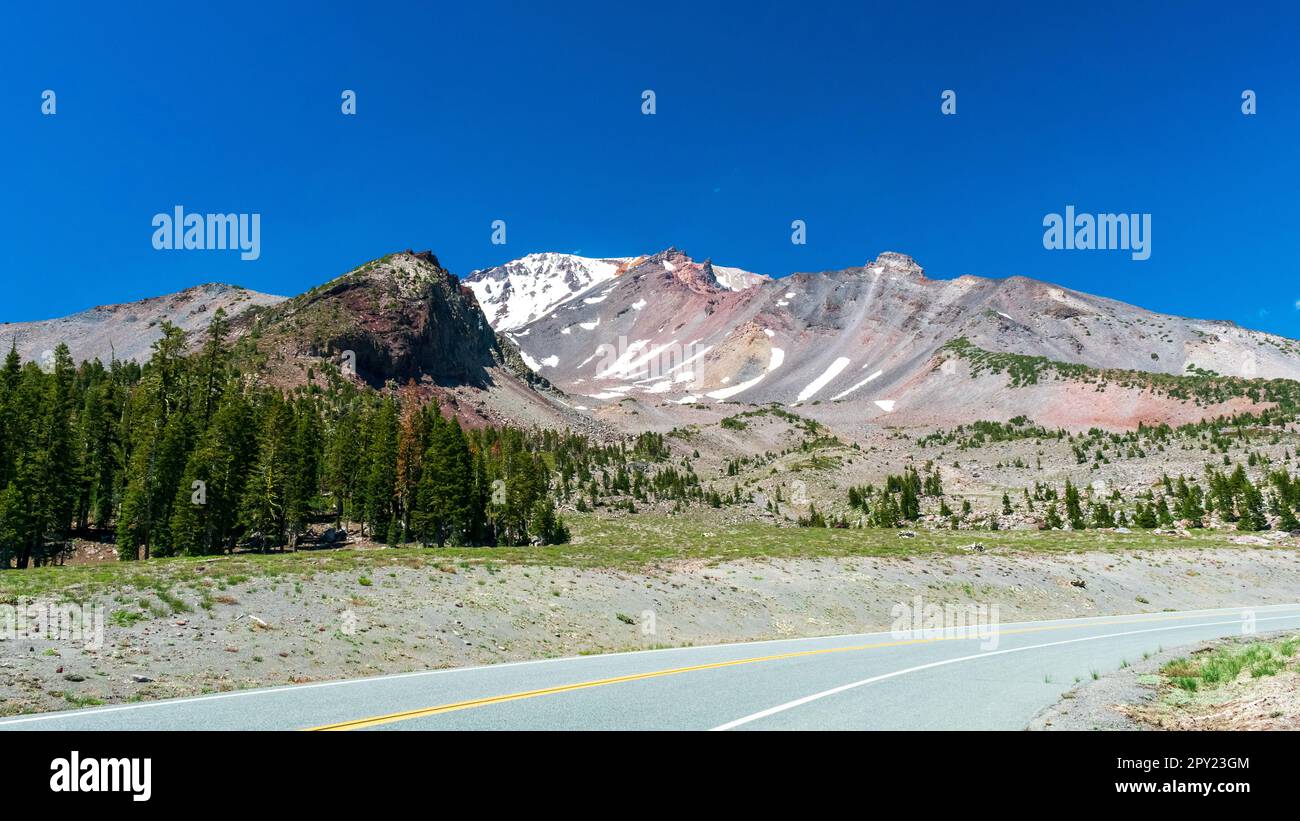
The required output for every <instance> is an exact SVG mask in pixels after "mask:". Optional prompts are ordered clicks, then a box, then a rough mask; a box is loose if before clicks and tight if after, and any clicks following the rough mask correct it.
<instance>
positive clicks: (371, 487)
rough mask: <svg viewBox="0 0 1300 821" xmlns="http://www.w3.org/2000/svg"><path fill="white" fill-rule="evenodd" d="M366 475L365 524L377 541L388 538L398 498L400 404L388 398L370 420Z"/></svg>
mask: <svg viewBox="0 0 1300 821" xmlns="http://www.w3.org/2000/svg"><path fill="white" fill-rule="evenodd" d="M369 440H370V441H369V448H368V452H367V456H368V462H369V463H368V465H367V471H366V476H365V486H366V487H365V521H366V524H367V525H368V526H369V527H370V533H371V534H372V536H373V537H374V538H376V539H388V538H389V536H390V534H389V530H390V527H391V525H392V522H393V519H394V518H395V508H396V499H397V496H396V494H397V403H396V402H395V401H394V400H393V399H392V398H391V397H387V398H385V399H384V400H383V401H382V402H381V403H380V404H379V409H378V410H377V411H376V412H375V414H374V416H373V418H372V419H371V429H370V436H369Z"/></svg>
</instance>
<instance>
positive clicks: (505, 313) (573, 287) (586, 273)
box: [465, 253, 627, 331]
mask: <svg viewBox="0 0 1300 821" xmlns="http://www.w3.org/2000/svg"><path fill="white" fill-rule="evenodd" d="M626 262H627V260H626V259H621V258H614V259H592V258H589V257H580V256H576V255H574V254H552V253H547V254H529V255H528V256H525V257H521V258H520V259H516V260H513V261H511V262H507V263H506V264H505V265H498V266H496V267H494V268H483V269H480V270H477V271H474V272H472V273H471V274H470V275H469V276H467V277H466V278H465V284H466V285H467V286H469V288H470V290H471V291H473V292H474V297H475V298H476V299H477V300H478V304H479V307H481V308H482V309H483V315H484V316H486V317H487V320H488V324H490V325H491V326H492V327H493V328H495V329H496V330H498V331H506V330H510V329H513V328H519V327H521V326H523V325H526V324H527V323H529V322H532V321H533V320H536V319H540V318H541V317H544V316H546V315H547V314H549V313H550V312H551V311H553V310H554V309H555V308H556V307H558V306H559V305H562V304H564V303H565V302H567V301H569V300H570V299H572V298H573V297H575V296H577V295H578V294H581V293H584V292H586V291H588V290H590V289H591V288H592V287H593V286H595V285H599V284H600V283H603V282H608V281H610V280H612V279H613V278H614V277H615V276H617V275H618V272H619V271H620V270H621V269H622V267H623V265H624V264H625V263H626ZM597 301H599V300H597Z"/></svg>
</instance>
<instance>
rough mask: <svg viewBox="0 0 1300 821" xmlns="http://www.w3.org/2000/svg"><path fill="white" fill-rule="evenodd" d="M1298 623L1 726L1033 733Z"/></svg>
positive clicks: (593, 667) (1295, 615) (823, 651)
mask: <svg viewBox="0 0 1300 821" xmlns="http://www.w3.org/2000/svg"><path fill="white" fill-rule="evenodd" d="M1248 614H1249V616H1253V622H1254V624H1255V626H1256V628H1257V629H1258V631H1260V632H1267V631H1273V630H1283V629H1288V628H1300V604H1291V605H1272V606H1264V607H1255V608H1250V607H1237V608H1230V609H1217V610H1196V611H1186V612H1179V613H1148V614H1140V615H1126V616H1107V617H1098V618H1086V619H1065V620H1056V621H1040V622H1021V623H1016V624H1002V625H1000V626H999V630H998V633H997V642H996V646H993V645H992V643H990V642H989V641H988V640H987V638H988V637H987V634H985V635H984V636H982V637H981V636H973V635H968V634H963V633H959V634H957V635H953V634H952V633H951V632H950V633H947V634H945V633H943V632H937V631H929V632H922V633H917V634H909V635H896V634H891V633H887V632H886V633H865V634H858V635H846V636H829V637H824V638H813V639H789V640H778V641H766V642H747V643H743V644H725V645H715V646H710V647H687V648H680V649H669V650H647V651H642V652H633V653H618V654H610V655H601V656H580V657H576V658H564V659H548V660H541V661H531V662H519V663H514V664H498V665H490V666H486V667H469V668H457V669H449V670H431V671H426V672H416V673H405V674H399V675H391V676H381V677H376V678H366V679H351V680H346V681H334V682H320V683H313V684H302V685H295V686H288V687H276V688H268V689H258V690H241V691H237V692H232V693H220V694H214V695H208V696H198V697H194V698H185V699H173V700H168V701H155V702H142V703H135V704H125V705H117V706H109V707H98V708H93V709H87V710H74V711H67V712H59V713H43V714H38V715H30V716H18V717H14V718H7V719H0V730H109V731H112V730H196V729H198V730H306V729H334V730H361V729H378V730H505V729H545V730H562V729H598V730H614V729H620V730H621V729H635V730H741V729H744V730H778V729H780V730H784V729H815V730H875V729H904V730H926V729H962V730H982V729H1001V730H1012V729H1021V728H1023V727H1024V726H1025V725H1026V724H1027V723H1028V722H1029V720H1030V719H1031V718H1032V717H1033V716H1034V715H1035V714H1036V713H1037V712H1038V711H1039V710H1041V709H1042V708H1044V707H1046V706H1048V705H1050V704H1052V703H1055V702H1056V701H1057V700H1058V699H1059V697H1060V695H1061V693H1063V692H1064V691H1066V690H1068V689H1070V688H1072V687H1074V686H1075V684H1076V682H1078V681H1083V680H1086V679H1088V678H1089V677H1091V676H1092V675H1093V674H1094V673H1098V674H1100V673H1104V672H1108V671H1110V670H1114V669H1117V668H1119V667H1120V666H1122V665H1123V664H1124V663H1125V662H1129V663H1132V662H1135V661H1137V660H1139V659H1141V658H1142V655H1143V653H1154V652H1156V651H1157V650H1159V649H1161V648H1165V649H1168V648H1173V647H1178V646H1181V645H1186V644H1193V643H1196V642H1200V641H1203V640H1206V639H1211V638H1217V637H1221V636H1229V635H1240V634H1241V633H1242V632H1243V626H1244V624H1245V623H1246V621H1247V618H1248Z"/></svg>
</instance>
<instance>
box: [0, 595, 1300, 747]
mask: <svg viewBox="0 0 1300 821" xmlns="http://www.w3.org/2000/svg"><path fill="white" fill-rule="evenodd" d="M1278 607H1300V602H1295V603H1284V604H1256V605H1240V606H1234V607H1211V608H1206V609H1203V610H1175V611H1167V610H1161V611H1157V612H1154V613H1115V614H1112V615H1108V616H1079V617H1077V618H1073V619H1040V620H1038V621H1010V622H1005V623H1002V624H1000V625H999V626H1000V627H1018V626H1021V625H1051V624H1061V623H1070V622H1088V621H1096V620H1098V619H1123V618H1137V617H1141V616H1146V617H1150V618H1153V619H1154V618H1156V617H1159V616H1169V615H1179V614H1182V615H1186V614H1190V613H1222V612H1227V611H1240V610H1268V609H1275V608H1278ZM1284 618H1285V617H1284ZM1260 621H1266V620H1265V619H1260ZM1231 623H1235V620H1234V622H1231ZM935 630H940V631H941V630H942V628H935ZM892 635H893V632H892V631H890V630H879V631H876V632H874V633H834V634H831V635H828V636H797V637H794V638H788V639H760V640H758V641H729V642H718V643H716V644H697V645H689V646H683V647H657V648H655V649H653V650H622V651H619V652H617V653H597V654H596V655H588V656H560V657H558V658H549V659H527V660H524V661H505V662H501V663H499V664H477V665H474V666H472V667H446V668H443V669H439V670H412V671H410V672H408V673H389V674H387V675H381V676H366V677H363V678H348V679H339V680H338V681H317V682H313V683H311V684H285V685H281V686H279V687H254V688H249V689H247V690H232V691H230V692H228V693H209V694H207V695H201V696H184V697H182V698H170V699H160V700H158V701H141V702H136V703H134V704H117V705H114V706H111V707H92V708H90V709H85V710H64V711H60V712H52V713H40V714H37V715H26V716H17V717H13V718H6V719H0V727H3V726H5V725H7V724H26V723H29V722H33V721H50V720H53V719H60V718H77V717H79V716H86V715H96V714H105V713H117V712H122V711H124V710H143V709H148V708H151V707H167V706H171V705H176V704H189V703H192V702H200V701H217V700H220V699H227V698H241V697H246V696H259V695H272V694H275V693H284V692H289V691H298V690H315V689H317V688H322V687H341V686H344V685H348V684H367V683H370V682H376V681H396V680H398V679H405V678H417V677H419V676H437V675H444V674H447V673H472V672H475V671H479V670H500V669H504V668H507V667H523V666H525V665H531V664H552V663H556V662H562V661H592V660H593V659H602V658H617V657H619V656H636V655H646V654H651V653H679V652H684V651H686V652H689V651H693V650H716V649H718V648H723V647H748V646H751V645H758V644H779V643H788V642H806V641H830V640H832V639H851V638H858V637H862V638H867V637H871V636H892Z"/></svg>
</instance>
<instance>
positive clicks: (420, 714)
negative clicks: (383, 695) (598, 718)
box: [307, 611, 1205, 731]
mask: <svg viewBox="0 0 1300 821" xmlns="http://www.w3.org/2000/svg"><path fill="white" fill-rule="evenodd" d="M1204 615H1205V611H1202V612H1199V613H1188V614H1180V615H1176V616H1152V617H1146V618H1134V619H1115V620H1111V621H1099V622H1090V623H1088V624H1052V625H1045V626H1041V627H1020V628H1015V629H1011V630H999V631H998V635H1000V636H1005V635H1013V634H1017V633H1041V632H1046V631H1050V630H1071V629H1080V628H1087V627H1105V626H1108V625H1114V624H1145V623H1148V622H1159V621H1178V620H1182V619H1193V618H1201V617H1203V616H1204ZM971 638H972V636H935V637H933V638H922V639H904V640H899V641H883V642H877V643H874V644H856V645H851V646H846V647H825V648H821V649H818V650H799V651H795V652H790V653H774V654H771V655H767V656H755V657H752V658H743V659H734V660H732V661H717V662H713V663H711V664H695V665H692V666H690V667H672V668H669V669H666V670H653V671H651V672H647V673H634V674H632V675H627V676H615V677H614V678H602V679H596V680H594V681H582V682H577V683H575V684H562V685H559V686H557V687H545V688H542V689H540V690H525V691H522V692H518V693H507V694H505V695H500V696H489V697H487V698H477V699H471V700H469V701H456V702H452V703H450V704H441V705H438V706H436V707H424V708H421V709H418V710H407V711H405V712H400V713H389V714H387V715H379V716H373V717H371V718H358V719H355V720H353V721H340V722H338V723H337V724H323V725H321V726H319V727H309V728H307V729H308V730H311V731H318V730H364V729H367V728H369V727H378V726H380V725H382V724H392V723H394V722H398V721H409V720H410V719H413V718H424V717H426V716H436V715H442V714H444V713H454V712H458V711H460V710H470V709H473V708H475V707H486V706H488V705H490V704H505V703H507V702H511V701H522V700H524V699H528V698H538V697H540V696H549V695H555V694H557V693H571V692H573V691H575V690H589V689H591V688H593V687H604V686H606V685H609V684H622V683H625V682H629V681H645V680H647V679H653V678H662V677H664V676H676V675H680V674H682V673H694V672H698V671H700V670H719V669H722V668H724V667H739V666H740V665H742V664H759V663H761V662H765V661H780V660H782V659H793V658H801V657H804V656H822V655H827V654H830V653H854V652H858V651H861V650H876V649H880V648H884V647H902V646H904V645H909V644H929V643H933V642H938V641H965V640H970V639H971Z"/></svg>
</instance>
